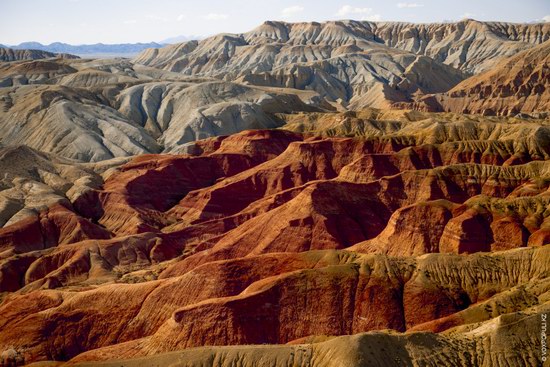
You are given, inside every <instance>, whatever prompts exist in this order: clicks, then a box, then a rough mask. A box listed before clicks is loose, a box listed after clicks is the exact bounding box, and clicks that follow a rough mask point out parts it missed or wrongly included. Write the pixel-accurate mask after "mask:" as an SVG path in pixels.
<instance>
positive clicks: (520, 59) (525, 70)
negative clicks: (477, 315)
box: [414, 41, 550, 116]
mask: <svg viewBox="0 0 550 367" xmlns="http://www.w3.org/2000/svg"><path fill="white" fill-rule="evenodd" d="M549 54H550V41H548V42H545V43H543V44H541V45H539V46H537V47H534V48H532V49H528V50H526V51H523V52H521V53H519V54H517V55H515V56H512V57H510V58H508V59H505V60H502V61H500V62H499V63H498V64H496V65H495V66H494V67H493V68H492V69H491V70H490V71H487V72H484V73H482V74H479V75H476V76H473V77H471V78H468V79H466V80H464V81H463V82H461V83H459V84H458V85H456V86H455V87H454V88H453V89H451V90H450V91H448V92H447V93H443V94H438V95H435V96H429V97H424V98H423V99H421V100H420V101H419V102H417V104H415V105H414V107H415V108H420V109H425V110H440V111H451V112H460V113H475V114H483V115H489V116H490V115H512V116H513V115H516V114H519V113H520V112H521V113H526V114H536V113H537V112H538V113H547V112H548V111H549V110H550V92H549V91H550V58H549V56H548V55H549Z"/></svg>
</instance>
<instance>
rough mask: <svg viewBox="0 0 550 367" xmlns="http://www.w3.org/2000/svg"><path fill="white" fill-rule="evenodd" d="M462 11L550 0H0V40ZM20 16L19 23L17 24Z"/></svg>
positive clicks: (198, 34) (194, 34)
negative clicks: (383, 0)
mask: <svg viewBox="0 0 550 367" xmlns="http://www.w3.org/2000/svg"><path fill="white" fill-rule="evenodd" d="M464 18H473V19H476V20H480V21H491V20H492V21H506V22H515V23H529V22H536V21H550V2H548V1H546V0H525V1H521V2H520V1H497V0H487V1H483V2H479V1H474V0H466V1H461V2H457V1H452V2H450V1H437V0H425V1H422V0H418V1H400V0H396V1H393V2H385V3H380V2H375V1H349V0H346V1H333V2H332V1H331V2H328V1H312V0H304V1H295V0H283V1H279V2H276V3H275V2H271V1H253V0H235V1H231V2H223V1H221V0H207V1H202V2H199V3H197V2H191V1H176V0H157V1H151V0H135V1H130V0H118V1H106V0H96V1H90V0H52V1H48V2H43V1H39V0H23V1H21V0H19V1H16V0H5V1H2V3H0V33H1V38H0V44H4V45H18V44H20V43H22V42H40V43H42V44H50V43H53V42H62V43H69V44H73V45H81V44H95V43H104V44H115V43H138V42H141V43H148V42H162V41H164V40H168V39H171V38H177V37H180V36H187V37H189V38H204V37H207V36H209V35H212V34H216V33H222V32H227V33H241V32H246V31H248V30H250V29H252V28H254V27H256V26H258V25H259V24H261V23H263V22H264V21H266V20H283V21H288V22H301V21H327V20H338V19H356V20H371V21H405V22H414V23H430V22H445V21H458V20H460V19H464ZM22 21H23V22H25V27H21V23H22Z"/></svg>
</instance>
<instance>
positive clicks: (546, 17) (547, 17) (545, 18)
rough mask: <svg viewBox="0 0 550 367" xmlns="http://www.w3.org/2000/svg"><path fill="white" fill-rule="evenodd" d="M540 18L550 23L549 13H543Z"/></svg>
mask: <svg viewBox="0 0 550 367" xmlns="http://www.w3.org/2000/svg"><path fill="white" fill-rule="evenodd" d="M542 20H543V21H545V22H548V23H550V15H545V16H544V17H542Z"/></svg>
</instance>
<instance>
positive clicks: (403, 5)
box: [397, 3, 424, 9]
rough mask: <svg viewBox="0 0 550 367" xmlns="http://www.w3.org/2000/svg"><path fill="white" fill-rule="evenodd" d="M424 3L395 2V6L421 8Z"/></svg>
mask: <svg viewBox="0 0 550 367" xmlns="http://www.w3.org/2000/svg"><path fill="white" fill-rule="evenodd" d="M423 6H424V4H418V3H397V7H398V8H400V9H403V8H421V7H423Z"/></svg>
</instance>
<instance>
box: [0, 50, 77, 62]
mask: <svg viewBox="0 0 550 367" xmlns="http://www.w3.org/2000/svg"><path fill="white" fill-rule="evenodd" d="M56 57H62V58H67V59H78V56H75V55H70V54H56V53H53V52H48V51H41V50H14V49H11V48H6V47H0V61H19V60H36V59H50V58H56Z"/></svg>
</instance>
